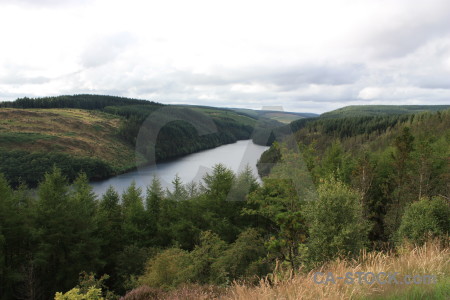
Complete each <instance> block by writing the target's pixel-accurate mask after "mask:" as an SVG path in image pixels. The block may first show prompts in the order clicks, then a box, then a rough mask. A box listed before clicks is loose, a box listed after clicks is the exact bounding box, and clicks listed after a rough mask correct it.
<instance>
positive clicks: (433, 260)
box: [124, 241, 450, 300]
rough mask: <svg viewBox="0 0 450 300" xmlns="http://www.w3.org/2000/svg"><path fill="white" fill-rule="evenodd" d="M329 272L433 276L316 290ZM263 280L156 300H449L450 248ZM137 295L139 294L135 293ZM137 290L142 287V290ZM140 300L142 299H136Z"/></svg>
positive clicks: (377, 255)
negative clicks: (318, 275)
mask: <svg viewBox="0 0 450 300" xmlns="http://www.w3.org/2000/svg"><path fill="white" fill-rule="evenodd" d="M315 272H322V273H324V274H327V273H328V272H331V273H332V274H334V275H335V276H336V277H337V276H341V275H342V276H345V274H346V273H347V272H352V273H353V274H355V273H356V272H373V273H379V272H386V273H387V272H399V275H397V278H398V280H399V282H400V281H401V280H400V279H402V278H403V276H404V275H425V274H432V275H436V276H437V277H436V278H437V283H436V284H421V285H414V284H412V285H406V284H393V283H392V284H379V283H377V282H374V283H372V284H367V283H364V284H358V283H355V284H345V283H344V281H343V280H336V284H332V283H327V284H317V283H315V282H314V280H313V279H314V273H315ZM274 273H275V274H277V275H272V276H267V277H266V278H262V279H261V280H260V282H259V284H257V285H249V284H246V283H239V282H234V283H233V284H231V285H230V286H228V287H222V288H219V287H214V286H203V287H202V286H198V285H191V286H183V287H181V288H178V289H176V290H174V291H169V292H161V291H160V292H159V293H158V299H223V300H247V299H249V300H250V299H251V300H256V299H257V300H274V299H285V300H290V299H355V300H359V299H373V300H375V299H442V300H443V299H450V248H449V247H448V245H447V246H446V247H444V246H443V245H442V243H440V242H438V241H430V242H428V243H426V244H425V245H423V246H420V247H413V246H411V245H405V246H403V247H401V248H399V249H397V250H396V251H391V252H387V253H386V252H362V253H361V255H360V256H359V257H358V258H356V259H352V260H350V259H338V260H335V261H333V262H330V263H327V264H325V265H323V266H321V267H320V268H317V269H315V270H312V271H310V272H307V273H303V272H301V270H300V272H299V273H298V274H295V275H292V273H284V274H281V273H276V272H274ZM138 289H139V288H138ZM141 289H142V287H141ZM124 299H133V298H131V297H130V298H127V297H126V296H125V298H124ZM136 299H141V298H136Z"/></svg>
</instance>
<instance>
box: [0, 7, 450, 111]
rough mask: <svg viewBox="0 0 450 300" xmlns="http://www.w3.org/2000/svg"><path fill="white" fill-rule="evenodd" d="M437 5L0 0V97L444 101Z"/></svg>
mask: <svg viewBox="0 0 450 300" xmlns="http://www.w3.org/2000/svg"><path fill="white" fill-rule="evenodd" d="M449 20H450V7H449V2H448V1H445V0H427V1H425V0H419V1H414V2H411V1H407V0H399V1H389V0H373V1H372V0H333V1H326V0H319V1H293V0H292V1H291V0H281V1H267V0H262V1H261V0H260V1H256V0H249V1H237V0H230V1H226V2H215V1H207V0H193V1H181V0H178V1H177V0H168V1H139V0H130V1H127V2H123V1H114V0H112V1H111V0H110V1H107V0H92V1H88V0H85V1H82V2H78V1H72V0H68V1H54V0H43V1H31V0H20V1H12V0H0V36H1V37H2V47H0V99H7V100H12V99H14V98H16V97H19V96H45V95H57V94H73V93H82V92H86V93H87V92H89V93H102V94H114V95H123V96H130V97H137V98H144V99H151V100H157V101H161V102H166V103H191V104H204V105H224V106H241V107H252V108H260V107H262V106H264V105H268V106H270V105H282V106H283V107H284V108H285V109H286V110H287V108H289V109H291V110H297V111H301V110H305V109H307V110H309V111H312V112H323V111H327V110H330V109H333V108H336V107H340V106H344V105H348V104H363V103H370V104H376V103H391V104H395V103H399V104H401V103H404V104H407V103H423V104H433V103H435V104H442V103H449V102H450V101H448V99H450V81H449V80H448V78H450V76H449V75H450V51H449V49H450V47H449V45H450V21H449Z"/></svg>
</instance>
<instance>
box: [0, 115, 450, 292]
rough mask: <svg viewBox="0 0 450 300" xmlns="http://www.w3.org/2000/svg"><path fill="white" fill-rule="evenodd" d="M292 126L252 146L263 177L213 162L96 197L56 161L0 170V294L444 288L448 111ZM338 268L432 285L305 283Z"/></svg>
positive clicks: (449, 222)
mask: <svg viewBox="0 0 450 300" xmlns="http://www.w3.org/2000/svg"><path fill="white" fill-rule="evenodd" d="M208 109H209V108H208ZM179 113H183V112H182V111H181V112H179ZM210 113H215V112H213V111H210ZM301 124H302V125H301V126H298V124H297V125H296V126H298V129H297V130H295V135H292V136H287V137H286V138H285V139H284V140H282V141H280V142H275V143H274V144H273V146H272V147H271V148H270V149H269V151H268V152H266V154H265V155H264V156H263V157H262V158H261V161H260V165H263V166H265V167H268V168H267V169H266V172H267V175H266V176H265V177H264V178H263V182H262V183H261V184H258V183H257V181H256V180H255V178H254V177H253V176H252V175H251V172H250V171H249V170H245V171H243V172H242V173H240V174H234V173H233V172H232V171H230V170H229V169H227V168H226V167H225V166H223V165H217V166H216V167H215V168H214V170H213V172H212V173H210V174H207V175H205V177H204V178H203V182H202V183H201V184H200V185H198V184H192V183H191V184H188V185H185V184H184V183H182V182H181V181H180V179H179V178H178V177H176V178H174V180H173V190H172V191H163V190H162V188H161V185H160V182H159V180H158V178H154V179H153V181H152V183H151V185H150V186H148V188H147V193H146V196H145V197H144V196H143V191H142V190H140V189H139V188H137V187H136V185H134V184H132V185H131V186H130V187H129V188H128V189H127V190H126V191H124V192H123V194H121V195H120V194H118V193H117V192H116V191H115V190H114V188H113V187H111V188H110V189H109V190H108V191H107V192H106V193H105V194H104V195H102V196H101V197H99V198H97V197H96V196H95V195H94V194H93V193H92V190H91V187H90V186H89V184H88V179H87V176H86V175H84V174H80V175H79V176H78V178H77V179H76V181H75V184H74V185H73V187H72V188H69V181H68V178H67V177H66V176H64V174H62V173H61V170H59V169H58V168H54V169H52V170H51V171H50V172H48V173H47V174H46V175H45V179H44V180H43V181H42V182H40V184H39V187H38V189H37V197H33V196H32V195H30V194H29V193H28V192H27V190H26V188H25V187H23V186H22V187H21V188H19V189H15V190H14V189H12V188H11V187H10V184H9V183H8V181H7V180H6V179H5V177H4V176H0V246H1V247H0V298H1V299H50V298H52V297H53V296H54V295H55V293H56V292H61V294H57V295H58V297H60V298H59V299H64V298H63V297H69V299H72V298H74V299H76V297H79V298H80V297H83V296H82V295H87V294H90V295H91V297H94V296H93V295H97V297H100V296H103V297H105V298H106V299H118V298H119V295H120V296H124V298H123V299H125V300H126V299H152V298H156V299H173V298H179V299H202V297H203V299H209V298H217V297H223V298H224V299H249V298H255V299H256V298H258V297H260V298H262V299H274V298H279V297H284V298H287V299H295V298H299V297H300V296H305V297H307V298H308V299H318V298H320V297H323V295H327V296H330V297H335V298H337V297H339V298H349V297H353V296H355V295H357V296H358V297H361V298H371V297H375V298H374V299H376V297H380V298H386V297H390V296H392V297H394V296H395V295H400V296H398V297H400V298H405V299H408V298H412V299H414V297H416V298H418V299H419V298H420V297H422V298H423V297H427V296H430V297H431V296H433V295H441V296H442V297H441V298H436V299H445V297H446V295H448V293H449V290H448V286H449V283H450V257H449V255H450V253H449V251H448V249H449V248H448V247H449V239H448V234H449V232H450V205H449V199H450V161H449V157H450V111H449V110H445V111H439V112H426V113H419V114H412V115H405V116H403V115H397V116H373V117H367V116H364V117H350V118H342V119H321V118H318V119H313V120H310V121H308V122H304V121H302V123H301ZM264 164H266V165H264ZM433 238H434V239H436V240H434V241H430V239H433ZM408 243H412V245H413V246H408V245H409V244H408ZM414 245H415V246H414ZM414 247H416V248H414ZM361 251H363V252H361ZM364 251H365V252H364ZM386 251H388V252H386ZM347 270H349V271H351V272H360V271H362V272H399V273H400V275H399V276H398V277H399V278H400V276H401V275H424V274H436V280H437V284H429V285H419V286H417V285H408V284H404V285H392V284H385V285H380V284H377V283H370V284H363V285H361V284H358V282H357V281H356V279H355V284H354V285H349V284H344V283H342V284H340V283H338V284H337V285H330V284H329V285H319V284H315V283H314V282H313V281H312V280H313V274H314V272H317V271H319V272H328V271H330V272H334V273H335V274H334V275H335V276H340V275H343V274H345V272H347ZM105 274H107V275H105ZM324 278H325V276H324ZM324 278H323V279H324ZM62 293H67V294H66V295H65V296H63V294H62ZM70 295H71V296H70ZM306 295H308V296H306ZM417 295H419V296H417ZM70 297H72V298H70ZM92 299H95V297H94V298H92Z"/></svg>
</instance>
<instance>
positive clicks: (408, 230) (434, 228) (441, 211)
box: [397, 197, 450, 244]
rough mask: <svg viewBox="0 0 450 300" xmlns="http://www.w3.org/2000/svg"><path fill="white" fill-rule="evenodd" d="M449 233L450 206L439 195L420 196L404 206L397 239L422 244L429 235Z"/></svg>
mask: <svg viewBox="0 0 450 300" xmlns="http://www.w3.org/2000/svg"><path fill="white" fill-rule="evenodd" d="M449 233H450V207H449V205H448V203H446V201H445V200H444V199H443V198H441V197H433V198H431V199H429V198H422V199H420V200H419V201H417V202H414V203H412V204H411V205H410V206H409V207H407V208H406V210H405V213H404V215H403V217H402V220H401V224H400V228H399V229H398V232H397V241H398V242H401V241H402V240H403V239H408V240H410V241H412V242H414V243H417V244H423V243H424V242H425V241H426V239H427V238H429V237H445V236H448V234H449Z"/></svg>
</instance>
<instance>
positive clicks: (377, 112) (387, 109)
mask: <svg viewBox="0 0 450 300" xmlns="http://www.w3.org/2000/svg"><path fill="white" fill-rule="evenodd" d="M448 108H450V105H351V106H346V107H342V108H339V109H336V110H332V111H329V112H326V113H323V114H321V115H320V117H321V118H342V117H352V116H359V117H362V116H385V115H401V114H414V113H420V112H425V111H438V110H444V109H448Z"/></svg>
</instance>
